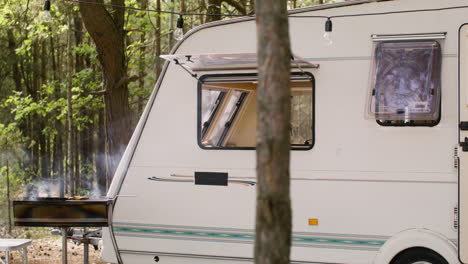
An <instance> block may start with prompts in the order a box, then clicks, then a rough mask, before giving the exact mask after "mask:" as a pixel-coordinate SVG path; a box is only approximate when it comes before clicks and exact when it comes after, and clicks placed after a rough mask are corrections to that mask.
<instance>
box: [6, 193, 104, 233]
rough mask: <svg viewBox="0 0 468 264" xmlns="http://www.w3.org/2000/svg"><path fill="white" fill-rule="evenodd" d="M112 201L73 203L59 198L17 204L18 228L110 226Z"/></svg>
mask: <svg viewBox="0 0 468 264" xmlns="http://www.w3.org/2000/svg"><path fill="white" fill-rule="evenodd" d="M110 204H111V201H110V200H107V199H99V200H94V199H92V200H72V199H67V198H59V197H47V198H39V199H37V200H34V201H29V200H21V201H13V214H14V221H15V225H16V226H37V227H39V226H44V227H101V226H108V214H109V205H110Z"/></svg>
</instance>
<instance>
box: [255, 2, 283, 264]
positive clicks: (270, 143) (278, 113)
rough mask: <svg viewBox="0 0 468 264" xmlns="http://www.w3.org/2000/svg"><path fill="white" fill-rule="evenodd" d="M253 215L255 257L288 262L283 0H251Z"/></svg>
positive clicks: (270, 263)
mask: <svg viewBox="0 0 468 264" xmlns="http://www.w3.org/2000/svg"><path fill="white" fill-rule="evenodd" d="M255 7H256V14H257V18H256V19H257V54H258V71H259V77H258V78H259V85H258V88H257V109H258V118H257V120H258V121H257V179H258V185H257V216H256V240H255V263H256V264H280V263H281V264H289V263H290V262H289V255H290V246H291V201H290V194H289V150H290V135H289V133H290V119H291V106H290V105H291V99H290V90H289V87H288V86H289V78H290V59H291V51H290V42H289V31H288V16H287V1H278V0H257V1H256V5H255Z"/></svg>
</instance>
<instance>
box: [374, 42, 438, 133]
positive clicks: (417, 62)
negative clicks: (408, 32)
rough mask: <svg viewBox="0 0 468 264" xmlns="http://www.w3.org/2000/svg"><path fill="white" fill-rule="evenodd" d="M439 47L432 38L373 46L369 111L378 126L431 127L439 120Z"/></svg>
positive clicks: (382, 43) (380, 43)
mask: <svg viewBox="0 0 468 264" xmlns="http://www.w3.org/2000/svg"><path fill="white" fill-rule="evenodd" d="M440 71H441V47H440V45H439V43H438V42H437V41H435V40H428V41H383V42H379V43H378V44H377V45H376V48H375V52H374V66H373V71H372V83H371V85H372V86H371V104H370V112H371V113H372V115H373V116H374V117H375V119H376V120H377V122H378V123H379V124H380V125H384V126H385V125H386V126H434V125H436V124H437V123H438V122H439V120H440V101H441V100H440V96H441V91H440V90H441V85H440Z"/></svg>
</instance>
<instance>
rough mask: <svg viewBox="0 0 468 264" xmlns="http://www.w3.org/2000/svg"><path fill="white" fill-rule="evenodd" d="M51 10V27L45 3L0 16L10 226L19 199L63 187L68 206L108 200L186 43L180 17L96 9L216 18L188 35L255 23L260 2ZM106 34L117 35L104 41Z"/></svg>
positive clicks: (12, 2) (178, 1) (4, 183)
mask: <svg viewBox="0 0 468 264" xmlns="http://www.w3.org/2000/svg"><path fill="white" fill-rule="evenodd" d="M80 1H81V0H80ZM284 1H286V0H284ZM339 1H340V0H288V6H289V8H300V7H306V6H311V5H317V4H324V3H331V2H339ZM50 2H51V11H50V14H51V17H48V16H47V14H44V11H43V7H44V1H43V0H2V6H0V50H1V51H2V52H1V53H0V223H1V222H6V221H7V220H8V214H7V210H8V209H7V208H8V207H7V201H8V200H9V199H13V198H22V197H25V196H31V195H44V194H45V195H58V192H60V190H58V189H57V188H59V186H60V182H63V189H62V190H61V191H62V192H63V193H65V194H66V195H68V196H72V195H87V196H99V195H104V194H105V192H106V190H107V188H108V186H109V184H110V181H111V179H112V175H113V173H114V170H115V168H116V165H117V164H118V161H119V160H120V157H121V155H122V153H123V150H124V149H125V147H126V143H127V142H128V140H129V139H130V136H131V133H132V131H133V129H134V127H135V126H136V124H137V122H138V120H139V118H140V115H141V113H142V112H143V110H144V107H145V105H146V102H147V100H148V98H149V96H150V94H151V92H152V90H153V86H154V84H155V82H156V80H157V79H158V76H159V73H160V71H161V68H162V66H163V63H164V61H163V60H162V59H160V58H159V55H161V54H168V53H169V52H170V51H171V49H172V47H173V46H174V44H175V43H176V40H175V39H174V37H173V32H174V30H175V28H176V23H177V19H178V16H177V15H174V14H168V13H159V12H149V11H142V10H134V9H128V8H127V9H123V8H120V7H115V6H114V7H112V6H103V5H96V4H95V3H98V4H99V3H101V4H102V3H105V4H111V5H118V6H122V5H125V6H126V7H131V8H137V9H143V10H147V9H151V10H162V11H171V12H175V13H179V12H180V13H201V14H204V13H206V14H214V16H209V15H208V16H207V15H184V20H185V24H184V31H185V32H186V31H188V30H190V29H191V28H193V27H196V26H198V25H200V24H203V23H207V22H212V21H215V20H223V19H230V18H231V17H229V16H222V15H221V16H218V14H226V15H252V14H254V13H255V6H254V2H255V1H254V0H86V1H84V0H83V1H82V2H81V3H78V1H69V0H51V1H50ZM86 2H88V3H86ZM89 2H92V3H94V4H90V3H89ZM106 17H107V18H109V21H110V24H106V21H101V20H102V19H103V18H106ZM109 21H107V22H109ZM99 27H103V28H99ZM105 27H108V28H105ZM99 31H101V32H106V34H109V35H106V34H104V36H103V37H102V38H101V39H99V35H100V34H97V33H99ZM113 33H116V35H112V34H113ZM101 35H102V34H101ZM113 36H117V38H116V40H114V39H112V38H113ZM103 42H107V43H103ZM106 45H107V46H106ZM113 52H114V53H113ZM119 54H120V55H121V56H120V55H119ZM110 57H111V58H113V61H109V60H107V61H106V59H109V58H110ZM116 62H117V63H116ZM112 74H113V75H114V76H112ZM109 75H111V76H109ZM116 76H117V77H116ZM122 120H123V121H122ZM154 147H157V146H154ZM7 189H9V190H7ZM7 193H10V196H11V197H10V196H8V195H7Z"/></svg>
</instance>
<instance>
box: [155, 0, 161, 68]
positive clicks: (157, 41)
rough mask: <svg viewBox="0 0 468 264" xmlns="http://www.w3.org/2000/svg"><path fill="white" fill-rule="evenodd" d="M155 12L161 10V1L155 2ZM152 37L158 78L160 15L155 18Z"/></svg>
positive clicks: (159, 65) (159, 64) (159, 66)
mask: <svg viewBox="0 0 468 264" xmlns="http://www.w3.org/2000/svg"><path fill="white" fill-rule="evenodd" d="M156 10H161V0H156ZM154 37H155V39H156V47H155V56H154V57H155V58H154V59H155V64H156V73H157V74H158V76H159V73H160V72H161V68H162V61H161V58H159V56H160V55H161V15H160V14H158V15H157V16H156V31H155V32H154Z"/></svg>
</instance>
